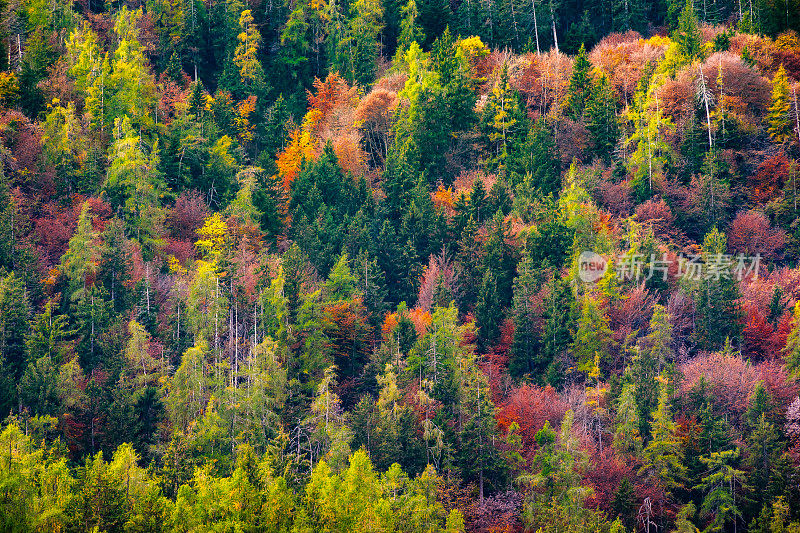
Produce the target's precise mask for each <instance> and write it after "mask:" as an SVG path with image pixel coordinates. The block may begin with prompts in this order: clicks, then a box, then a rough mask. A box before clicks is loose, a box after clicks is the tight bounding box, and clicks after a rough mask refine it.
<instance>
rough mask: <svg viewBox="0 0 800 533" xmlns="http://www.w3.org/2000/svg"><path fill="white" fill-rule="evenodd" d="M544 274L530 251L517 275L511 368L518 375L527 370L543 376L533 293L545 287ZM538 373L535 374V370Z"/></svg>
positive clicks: (510, 370) (515, 281)
mask: <svg viewBox="0 0 800 533" xmlns="http://www.w3.org/2000/svg"><path fill="white" fill-rule="evenodd" d="M541 277H542V274H541V272H540V271H539V270H537V269H536V267H535V266H534V263H533V259H532V258H531V257H530V254H529V253H525V255H524V256H523V259H522V261H521V262H520V264H519V269H518V274H517V277H516V278H515V279H514V301H513V311H512V313H513V314H512V317H513V320H514V341H513V344H512V345H511V360H510V362H509V372H510V373H511V375H513V376H515V377H520V376H522V375H525V374H531V375H538V376H541V374H542V373H543V372H542V370H543V369H539V368H536V366H538V365H536V364H535V363H536V358H537V355H538V354H539V352H540V350H541V348H542V345H541V339H540V335H541V331H539V329H540V328H539V327H537V326H538V324H537V321H538V320H537V319H538V318H539V317H537V316H535V312H534V309H533V296H534V294H535V293H536V291H537V290H538V289H539V288H540V287H541V285H542V280H541ZM534 373H535V374H534Z"/></svg>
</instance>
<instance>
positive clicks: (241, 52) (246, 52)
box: [233, 9, 265, 94]
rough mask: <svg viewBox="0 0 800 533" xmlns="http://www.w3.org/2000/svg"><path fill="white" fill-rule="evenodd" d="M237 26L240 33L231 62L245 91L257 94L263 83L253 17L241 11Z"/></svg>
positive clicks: (258, 43)
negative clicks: (237, 70)
mask: <svg viewBox="0 0 800 533" xmlns="http://www.w3.org/2000/svg"><path fill="white" fill-rule="evenodd" d="M239 26H240V27H241V30H242V31H241V33H240V34H239V36H238V37H237V39H238V40H239V44H238V45H237V46H236V51H235V52H234V56H233V62H234V63H235V64H236V66H237V67H239V75H240V77H241V80H242V84H243V85H244V87H245V89H249V90H251V91H254V92H256V94H258V92H260V90H262V89H263V87H262V85H263V84H264V82H265V80H264V69H263V67H262V66H261V61H259V58H258V54H259V45H260V42H261V35H260V34H259V32H258V28H257V27H256V26H255V24H254V23H253V15H252V14H251V12H250V10H249V9H246V10H244V11H242V14H241V15H240V17H239Z"/></svg>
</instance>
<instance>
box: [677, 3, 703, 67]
mask: <svg viewBox="0 0 800 533" xmlns="http://www.w3.org/2000/svg"><path fill="white" fill-rule="evenodd" d="M672 40H673V41H675V44H676V46H677V50H676V52H677V56H678V57H677V61H678V66H680V65H685V64H688V63H692V62H693V61H695V60H698V59H703V48H702V47H703V39H702V36H701V35H700V24H699V22H698V20H697V14H696V13H695V8H694V2H693V1H692V0H686V5H685V6H684V8H683V11H681V14H680V16H679V17H678V27H677V28H676V30H675V32H674V33H673V34H672Z"/></svg>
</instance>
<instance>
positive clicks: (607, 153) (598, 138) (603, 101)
mask: <svg viewBox="0 0 800 533" xmlns="http://www.w3.org/2000/svg"><path fill="white" fill-rule="evenodd" d="M586 129H588V130H589V133H591V135H592V142H593V144H594V152H595V154H596V155H597V156H598V157H600V158H601V159H603V160H605V161H610V160H611V155H612V152H613V150H614V147H615V146H616V144H617V138H618V136H619V125H618V123H617V114H616V99H615V98H614V94H613V92H612V91H611V86H610V84H609V83H608V77H607V76H606V75H605V74H601V75H600V78H599V79H598V80H597V84H596V87H595V90H594V91H593V93H592V96H591V99H590V100H589V103H588V105H587V106H586Z"/></svg>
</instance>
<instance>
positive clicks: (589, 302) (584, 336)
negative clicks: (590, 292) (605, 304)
mask: <svg viewBox="0 0 800 533" xmlns="http://www.w3.org/2000/svg"><path fill="white" fill-rule="evenodd" d="M611 342H612V338H611V329H610V328H609V325H608V318H607V317H606V315H605V313H604V311H603V310H602V309H601V308H600V304H599V302H598V301H597V300H596V299H594V298H592V297H591V296H586V297H585V298H584V300H583V306H582V308H581V316H580V318H579V319H578V328H577V331H576V333H575V342H574V343H573V345H572V351H573V354H574V355H575V359H576V360H577V364H578V370H580V371H582V372H587V371H588V369H589V368H590V365H591V364H592V362H593V361H594V358H595V356H598V357H600V361H601V362H603V363H605V362H607V361H608V358H609V356H610V351H609V350H610V349H611Z"/></svg>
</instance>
